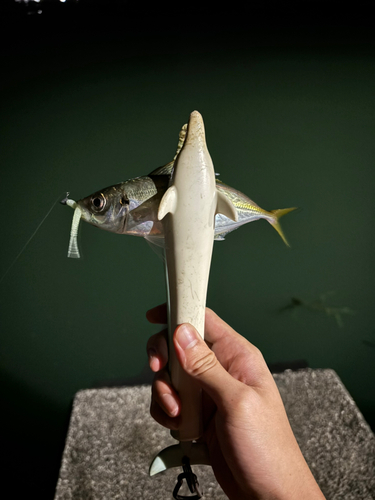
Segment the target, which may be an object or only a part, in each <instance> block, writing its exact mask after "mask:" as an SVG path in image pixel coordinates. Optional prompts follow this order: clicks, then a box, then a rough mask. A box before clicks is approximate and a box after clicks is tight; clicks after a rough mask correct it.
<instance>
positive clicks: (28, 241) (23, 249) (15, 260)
mask: <svg viewBox="0 0 375 500" xmlns="http://www.w3.org/2000/svg"><path fill="white" fill-rule="evenodd" d="M64 194H65V192H64ZM60 199H61V194H60V195H59V196H58V198H57V200H56V201H55V202H54V203H53V205H52V207H51V208H50V209H49V210H48V212H47V214H46V215H45V216H44V217H43V219H42V221H41V222H40V223H39V225H38V227H37V228H36V229H35V231H34V232H33V234H32V235H31V236H30V238H29V239H28V240H27V241H26V243H25V244H24V246H23V247H22V249H21V250H20V252H19V253H18V254H17V256H16V258H15V259H14V260H13V262H12V263H11V265H10V266H9V267H8V269H7V270H6V271H5V273H4V274H3V275H2V277H1V278H0V283H1V282H2V281H3V279H4V278H5V276H6V275H7V274H8V273H9V271H10V270H11V269H12V267H13V266H14V264H15V263H16V262H17V260H18V259H19V258H20V257H21V255H22V254H23V252H24V251H25V249H26V247H27V245H28V244H29V243H30V241H31V240H32V239H33V238H34V236H35V235H36V233H37V232H38V231H39V229H40V226H41V225H42V224H43V222H44V221H45V220H46V219H47V217H48V216H49V214H50V213H51V212H52V209H53V208H54V206H55V205H56V203H57V202H58V201H59V200H60Z"/></svg>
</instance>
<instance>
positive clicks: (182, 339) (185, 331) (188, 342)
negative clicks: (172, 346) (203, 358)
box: [176, 325, 199, 351]
mask: <svg viewBox="0 0 375 500" xmlns="http://www.w3.org/2000/svg"><path fill="white" fill-rule="evenodd" d="M197 335H199V334H198V333H197V332H196V330H195V328H194V327H193V326H191V325H181V326H180V327H179V328H178V330H177V332H176V339H177V342H178V343H179V344H180V346H181V347H182V349H183V350H184V351H185V350H186V349H191V348H192V347H194V346H195V344H196V343H197V342H198V337H197Z"/></svg>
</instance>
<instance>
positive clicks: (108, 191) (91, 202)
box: [76, 184, 130, 233]
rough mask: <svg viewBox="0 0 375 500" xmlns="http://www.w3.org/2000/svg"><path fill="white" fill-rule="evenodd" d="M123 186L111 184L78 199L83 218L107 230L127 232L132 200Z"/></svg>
mask: <svg viewBox="0 0 375 500" xmlns="http://www.w3.org/2000/svg"><path fill="white" fill-rule="evenodd" d="M122 186H123V185H122V184H117V185H115V186H110V187H108V188H105V189H102V190H101V191H97V192H95V193H93V194H91V195H90V196H87V197H86V198H82V200H78V201H77V202H76V203H77V205H78V207H79V208H80V210H81V218H82V219H83V220H84V221H86V222H88V223H89V224H91V225H93V226H96V227H99V228H100V229H104V230H106V231H111V232H113V233H123V232H125V226H126V222H127V219H128V214H129V203H130V202H129V198H128V197H127V195H126V193H125V192H124V190H123V189H121V188H122Z"/></svg>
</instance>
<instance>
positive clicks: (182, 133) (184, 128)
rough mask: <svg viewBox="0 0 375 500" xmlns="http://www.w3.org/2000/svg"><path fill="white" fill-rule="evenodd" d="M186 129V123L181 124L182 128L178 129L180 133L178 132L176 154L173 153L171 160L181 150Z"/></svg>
mask: <svg viewBox="0 0 375 500" xmlns="http://www.w3.org/2000/svg"><path fill="white" fill-rule="evenodd" d="M186 131H187V123H185V125H183V127H182V129H181V130H180V133H179V134H178V145H177V151H176V154H175V155H174V158H173V160H175V159H176V158H177V155H178V153H179V152H180V151H181V149H182V146H183V145H184V142H185V138H186Z"/></svg>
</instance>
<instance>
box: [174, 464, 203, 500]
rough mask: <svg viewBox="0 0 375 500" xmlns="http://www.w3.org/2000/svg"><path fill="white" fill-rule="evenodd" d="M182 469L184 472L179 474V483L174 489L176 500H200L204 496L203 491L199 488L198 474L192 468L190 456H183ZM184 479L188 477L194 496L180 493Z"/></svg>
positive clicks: (188, 483)
mask: <svg viewBox="0 0 375 500" xmlns="http://www.w3.org/2000/svg"><path fill="white" fill-rule="evenodd" d="M182 469H183V471H184V472H182V473H181V474H179V475H178V478H177V484H176V486H175V488H174V490H173V498H175V500H186V499H190V500H199V499H200V498H202V493H201V492H200V490H199V482H198V479H197V476H196V475H195V474H194V473H193V471H192V470H191V467H190V460H189V457H186V456H185V457H183V459H182ZM184 479H186V484H187V485H188V487H189V490H190V493H193V495H192V496H183V495H179V494H178V492H179V490H180V488H181V486H182V483H183V480H184Z"/></svg>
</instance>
